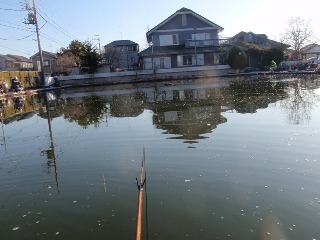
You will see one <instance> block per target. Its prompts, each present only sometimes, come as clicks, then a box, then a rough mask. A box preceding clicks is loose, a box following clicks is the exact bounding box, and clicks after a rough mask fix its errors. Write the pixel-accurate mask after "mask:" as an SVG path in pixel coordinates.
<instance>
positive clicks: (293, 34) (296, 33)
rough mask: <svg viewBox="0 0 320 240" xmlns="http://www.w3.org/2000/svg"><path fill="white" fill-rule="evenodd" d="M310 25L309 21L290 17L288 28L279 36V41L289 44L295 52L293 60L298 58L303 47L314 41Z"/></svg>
mask: <svg viewBox="0 0 320 240" xmlns="http://www.w3.org/2000/svg"><path fill="white" fill-rule="evenodd" d="M310 23H311V20H310V19H304V18H302V17H292V18H291V19H290V20H289V22H288V28H287V29H286V30H285V32H284V33H283V35H282V36H281V38H282V39H281V41H282V42H284V43H287V44H289V45H290V46H291V47H292V48H293V50H294V51H295V58H299V56H300V53H301V48H302V47H303V46H305V45H306V44H309V43H311V42H312V41H313V40H314V39H313V38H314V35H313V30H312V29H311V26H310Z"/></svg>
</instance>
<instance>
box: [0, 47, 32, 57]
mask: <svg viewBox="0 0 320 240" xmlns="http://www.w3.org/2000/svg"><path fill="white" fill-rule="evenodd" d="M0 47H3V48H6V49H9V50H12V51H15V52H19V53H23V54H26V55H29V54H30V53H27V52H22V51H19V50H16V49H13V48H9V47H6V46H3V45H0Z"/></svg>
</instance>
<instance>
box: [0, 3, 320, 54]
mask: <svg viewBox="0 0 320 240" xmlns="http://www.w3.org/2000/svg"><path fill="white" fill-rule="evenodd" d="M28 1H29V4H30V5H31V6H32V0H28ZM24 3H25V0H0V31H1V34H0V54H15V55H22V56H26V57H30V56H32V55H33V54H34V53H36V52H37V51H38V47H37V42H36V41H35V40H36V35H35V34H34V30H35V29H34V26H33V25H26V24H24V23H23V22H24V19H25V18H26V17H27V11H23V8H24V5H25V4H24ZM36 5H37V9H38V13H39V14H40V16H39V15H38V20H39V25H40V27H41V45H42V50H45V51H51V52H57V51H58V50H59V49H60V48H61V47H66V46H67V45H68V44H69V43H70V42H71V41H72V40H73V39H78V40H80V41H85V40H90V41H92V42H93V44H98V41H97V40H96V39H97V38H100V43H101V46H103V45H106V44H108V43H109V42H111V41H113V40H119V39H130V40H132V41H134V42H137V43H138V44H139V45H140V48H141V49H143V48H145V46H146V40H145V33H146V31H147V29H151V28H153V27H154V26H156V25H157V24H158V23H160V22H161V21H163V20H164V19H166V18H167V17H169V16H170V15H171V14H173V13H174V12H175V11H177V10H178V9H180V8H182V7H186V8H189V9H191V10H193V11H195V12H197V13H198V14H200V15H202V16H203V17H205V18H207V19H209V20H211V21H212V22H214V23H216V24H218V25H220V26H221V27H223V28H224V31H223V32H222V33H221V35H222V36H223V37H231V36H233V35H235V34H237V33H238V32H240V31H252V32H254V33H264V34H267V35H268V37H269V38H270V39H273V40H279V38H280V34H281V33H283V32H284V30H285V28H286V27H287V25H288V20H289V19H290V18H291V17H293V16H302V17H304V18H306V19H311V21H312V22H311V24H312V28H313V30H314V31H315V33H316V35H317V36H320V33H319V31H318V29H319V23H320V20H319V19H320V17H319V13H318V9H319V5H320V4H319V3H318V1H317V0H309V1H306V2H305V3H302V2H301V3H300V4H298V3H296V1H292V0H291V1H288V0H282V1H281V0H268V1H262V0H256V1H254V0H241V1H239V0H228V1H221V0H220V1H217V0H196V1H195V0H171V1H170V0H161V1H144V0H139V1H132V0H118V1H105V0H90V1H84V0H82V1H76V0H36ZM95 35H98V36H95ZM97 46H98V45H97Z"/></svg>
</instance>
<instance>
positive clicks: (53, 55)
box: [30, 51, 57, 59]
mask: <svg viewBox="0 0 320 240" xmlns="http://www.w3.org/2000/svg"><path fill="white" fill-rule="evenodd" d="M44 54H45V55H48V56H51V57H53V58H54V57H56V56H57V55H56V54H55V53H52V52H47V51H42V55H44ZM38 55H39V52H37V53H36V54H34V55H32V56H31V57H30V58H31V59H32V58H34V57H36V56H38Z"/></svg>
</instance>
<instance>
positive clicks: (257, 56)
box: [227, 31, 290, 67]
mask: <svg viewBox="0 0 320 240" xmlns="http://www.w3.org/2000/svg"><path fill="white" fill-rule="evenodd" d="M227 44H228V45H231V46H232V45H235V46H238V47H239V48H240V49H241V50H242V51H244V52H245V53H246V55H247V60H248V66H249V67H261V64H262V56H263V50H268V49H270V48H274V47H277V48H280V49H283V50H285V49H287V48H288V47H290V46H289V45H287V44H283V43H280V42H277V41H274V40H271V39H269V38H268V36H267V35H265V34H255V33H253V32H243V31H242V32H239V33H238V34H236V35H235V36H233V37H231V38H230V39H229V40H228V41H227Z"/></svg>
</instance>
